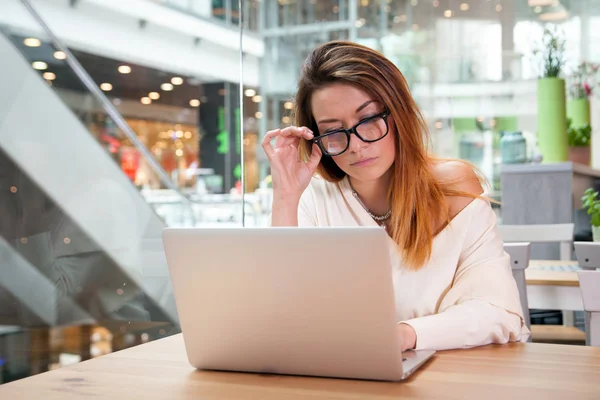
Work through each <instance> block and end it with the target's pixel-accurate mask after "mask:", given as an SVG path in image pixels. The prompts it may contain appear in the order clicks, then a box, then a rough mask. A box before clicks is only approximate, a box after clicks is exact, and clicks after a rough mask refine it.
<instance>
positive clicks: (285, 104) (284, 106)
mask: <svg viewBox="0 0 600 400" xmlns="http://www.w3.org/2000/svg"><path fill="white" fill-rule="evenodd" d="M283 108H285V109H286V110H291V109H292V108H294V103H292V102H291V101H286V102H285V103H283Z"/></svg>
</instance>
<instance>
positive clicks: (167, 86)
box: [160, 83, 173, 92]
mask: <svg viewBox="0 0 600 400" xmlns="http://www.w3.org/2000/svg"><path fill="white" fill-rule="evenodd" d="M160 88H161V89H162V90H164V91H165V92H170V91H171V90H173V85H171V84H170V83H163V84H162V85H160Z"/></svg>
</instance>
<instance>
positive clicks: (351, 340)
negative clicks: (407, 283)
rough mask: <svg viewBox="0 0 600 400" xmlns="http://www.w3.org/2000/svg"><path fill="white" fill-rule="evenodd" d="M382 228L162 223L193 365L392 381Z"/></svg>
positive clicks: (419, 354)
mask: <svg viewBox="0 0 600 400" xmlns="http://www.w3.org/2000/svg"><path fill="white" fill-rule="evenodd" d="M387 240H388V237H387V234H386V233H385V231H384V230H383V229H380V228H378V227H368V228H367V227H364V228H363V227H361V228H358V227H354V228H351V227H345V228H291V227H277V228H276V227H273V228H217V229H201V228H168V229H165V230H164V232H163V242H164V247H165V253H166V256H167V263H168V266H169V272H170V275H171V280H172V284H173V289H174V293H175V301H176V304H177V311H178V314H179V319H180V323H181V328H182V331H183V338H184V342H185V346H186V352H187V356H188V359H189V362H190V364H191V365H192V366H193V367H195V368H197V369H205V370H223V371H239V372H255V373H264V374H287V375H305V376H320V377H334V378H350V379H365V380H383V381H399V380H403V379H405V378H407V377H408V376H410V375H411V374H412V373H413V372H414V371H415V370H417V368H419V367H420V366H421V365H423V364H424V363H425V362H426V361H427V360H428V359H429V358H430V357H431V356H432V355H433V354H434V351H425V350H423V351H421V350H419V351H407V352H404V353H402V352H401V347H400V346H401V344H400V343H401V341H400V336H399V333H398V329H397V321H396V307H395V301H394V288H393V284H392V273H391V272H392V271H391V265H390V258H389V250H388V246H387Z"/></svg>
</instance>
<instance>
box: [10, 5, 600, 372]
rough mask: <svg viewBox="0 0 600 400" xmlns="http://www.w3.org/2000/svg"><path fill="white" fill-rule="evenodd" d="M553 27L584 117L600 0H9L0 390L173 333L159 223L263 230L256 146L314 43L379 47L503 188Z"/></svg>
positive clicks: (464, 151)
mask: <svg viewBox="0 0 600 400" xmlns="http://www.w3.org/2000/svg"><path fill="white" fill-rule="evenodd" d="M549 26H550V27H552V29H557V32H558V33H557V35H559V37H560V39H561V40H562V41H563V42H564V48H563V49H562V53H561V54H562V56H564V66H563V69H562V74H563V75H564V76H565V78H566V79H567V88H568V89H573V90H576V89H578V88H579V89H581V88H585V85H588V87H589V88H590V93H587V92H586V93H585V95H584V96H585V98H586V99H587V100H588V103H589V107H591V110H592V111H591V115H592V117H591V119H592V122H593V121H594V120H597V119H598V100H597V95H595V94H594V93H592V91H593V89H594V87H595V85H596V81H595V80H594V79H595V78H594V77H593V73H591V72H590V73H589V74H587V75H585V76H584V77H583V78H582V76H581V74H580V73H579V72H580V71H581V68H582V65H584V66H585V65H587V66H588V67H589V68H588V69H590V71H591V69H593V68H596V69H597V66H595V64H594V63H598V62H600V31H599V30H598V29H597V27H599V26H600V0H464V1H457V0H456V1H455V0H242V1H238V0H127V1H117V0H3V1H2V2H1V3H0V60H1V64H0V65H1V67H0V383H2V382H8V381H12V380H15V379H19V378H23V377H26V376H30V375H33V374H36V373H39V372H43V371H47V370H49V369H54V368H59V367H61V366H64V365H69V364H72V363H76V362H80V361H82V360H86V359H89V358H91V357H97V356H99V355H102V354H106V353H109V352H112V351H116V350H119V349H122V348H126V347H129V346H133V345H136V344H139V343H144V342H147V341H150V340H154V339H157V338H161V337H165V336H168V335H171V334H174V333H177V332H179V331H180V330H179V325H178V316H177V312H176V308H175V303H174V300H173V293H172V288H171V285H170V281H169V276H168V270H167V265H166V260H165V257H164V252H163V248H162V241H161V231H162V229H163V228H164V227H167V226H198V227H211V226H241V225H242V224H244V225H245V226H264V225H266V223H267V219H268V216H269V213H270V202H271V189H270V176H269V173H270V171H269V165H268V162H267V160H266V157H265V155H264V154H263V152H262V150H261V148H260V141H261V138H262V135H264V133H265V132H267V131H268V130H270V129H274V128H278V127H284V126H287V125H289V124H290V122H291V121H290V109H291V108H292V104H293V103H292V101H293V97H294V94H295V90H296V82H297V79H298V75H299V69H300V65H301V63H302V61H303V60H304V58H305V57H306V56H307V54H308V53H309V52H310V51H311V50H312V49H313V48H314V47H315V46H317V45H319V44H321V43H324V42H327V41H330V40H335V39H345V40H351V41H355V42H358V43H361V44H364V45H367V46H370V47H372V48H375V49H377V50H379V51H381V52H383V54H384V55H385V56H386V57H388V58H389V59H390V60H391V61H392V62H394V63H395V64H396V65H397V66H398V68H400V70H401V71H402V72H403V74H404V75H405V77H406V79H407V80H408V82H409V84H410V87H411V90H412V92H413V95H414V97H415V99H416V101H417V103H418V104H419V106H420V107H421V109H422V111H423V113H424V115H425V117H426V119H427V123H428V125H429V129H430V133H431V137H432V146H433V147H432V150H433V151H434V152H435V153H436V154H438V155H440V156H447V157H460V158H463V159H467V160H469V161H472V162H473V163H475V164H476V165H477V166H479V167H480V168H481V170H482V171H483V172H484V173H485V175H486V176H487V177H488V179H489V180H490V182H491V183H492V193H491V195H492V196H494V197H495V198H496V199H498V200H501V199H502V188H501V182H500V172H499V171H500V167H501V165H502V164H508V163H510V164H514V163H536V162H539V161H540V160H541V159H542V158H543V157H542V153H541V151H540V149H539V146H538V141H537V129H538V124H539V123H538V116H539V110H538V106H539V104H538V100H537V97H536V96H537V84H538V78H540V77H542V76H543V75H544V73H543V71H542V70H541V69H542V67H541V65H542V64H543V60H541V59H540V57H543V55H542V54H541V53H540V43H542V45H543V41H544V37H545V36H544V32H545V29H548V27H549ZM546 37H547V35H546ZM582 63H586V64H582ZM595 71H596V70H594V71H593V72H594V73H595ZM577 79H579V80H577ZM582 79H583V80H582ZM585 79H588V80H585ZM584 80H585V82H584ZM577 85H579V86H577ZM574 96H575V98H576V97H577V94H575V95H574ZM588 118H589V117H588ZM593 125H594V124H593V123H592V126H593ZM595 132H596V131H593V132H592V133H591V135H592V136H593V135H595ZM588 147H589V149H588V152H589V154H591V156H590V157H591V158H590V159H589V160H588V161H587V164H588V166H590V167H600V141H599V142H598V144H594V142H593V141H592V142H591V144H589V141H588ZM242 153H243V163H244V165H243V166H242V164H241V163H242ZM497 211H498V214H499V216H500V217H502V209H501V208H500V207H498V208H497ZM234 247H235V243H232V248H234ZM198 261H199V262H201V260H198Z"/></svg>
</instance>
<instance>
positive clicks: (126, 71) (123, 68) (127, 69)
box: [118, 65, 131, 74]
mask: <svg viewBox="0 0 600 400" xmlns="http://www.w3.org/2000/svg"><path fill="white" fill-rule="evenodd" d="M118 69H119V72H120V73H122V74H129V73H130V72H131V67H130V66H129V65H120V66H119V68H118Z"/></svg>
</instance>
